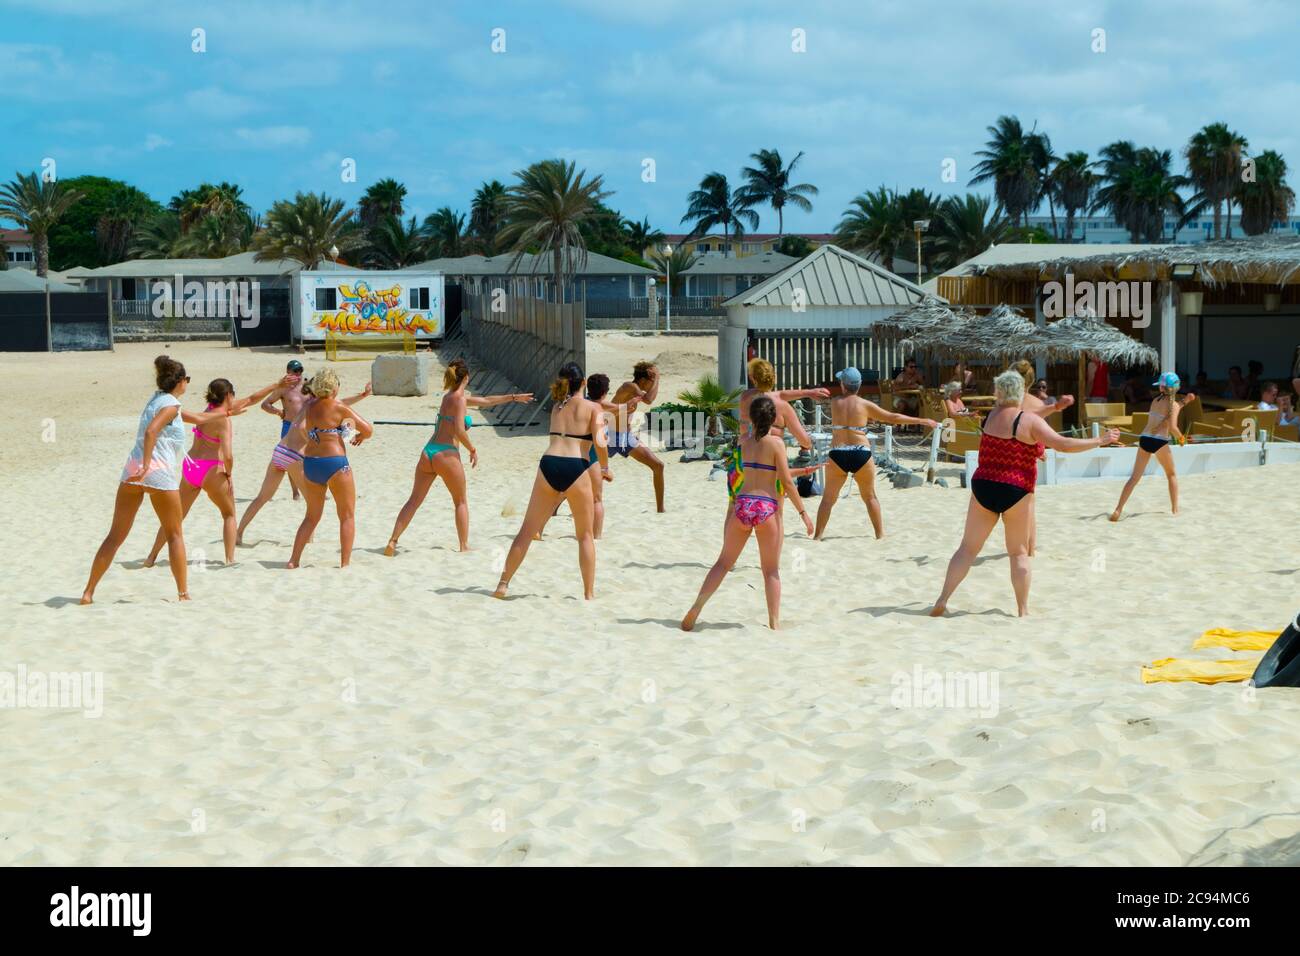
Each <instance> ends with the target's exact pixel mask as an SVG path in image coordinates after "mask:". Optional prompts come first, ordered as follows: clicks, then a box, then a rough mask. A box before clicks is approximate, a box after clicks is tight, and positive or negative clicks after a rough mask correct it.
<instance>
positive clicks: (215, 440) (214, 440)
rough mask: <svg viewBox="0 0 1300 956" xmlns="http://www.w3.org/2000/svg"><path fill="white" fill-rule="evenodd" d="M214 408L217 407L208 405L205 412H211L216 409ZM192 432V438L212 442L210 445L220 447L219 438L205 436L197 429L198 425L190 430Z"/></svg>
mask: <svg viewBox="0 0 1300 956" xmlns="http://www.w3.org/2000/svg"><path fill="white" fill-rule="evenodd" d="M216 407H217V406H215V405H209V406H208V407H207V409H206V410H207V411H209V412H210V411H212V410H213V409H214V408H216ZM192 431H193V432H194V437H195V438H202V439H203V440H204V441H207V442H212V444H214V445H220V444H221V439H220V438H213V437H212V436H211V435H205V434H204V433H203V430H202V429H201V428H199V426H198V425H195V426H194V428H193V429H192Z"/></svg>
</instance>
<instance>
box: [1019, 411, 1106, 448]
mask: <svg viewBox="0 0 1300 956" xmlns="http://www.w3.org/2000/svg"><path fill="white" fill-rule="evenodd" d="M1022 414H1023V415H1024V416H1025V418H1024V419H1021V421H1022V424H1024V425H1028V426H1029V434H1030V437H1031V438H1033V439H1034V440H1035V441H1040V442H1042V443H1043V444H1044V445H1046V446H1047V447H1048V448H1050V449H1052V450H1053V451H1060V452H1065V453H1066V454H1074V453H1075V452H1080V451H1092V449H1094V448H1100V447H1101V446H1102V445H1112V444H1114V443H1115V442H1117V441H1119V429H1118V428H1111V429H1108V430H1107V431H1104V432H1102V433H1101V435H1100V436H1099V437H1097V438H1067V437H1066V436H1064V435H1062V434H1061V433H1060V432H1058V431H1057V430H1056V429H1055V428H1053V427H1052V426H1051V425H1049V424H1047V422H1045V421H1043V419H1042V418H1041V417H1040V416H1039V415H1038V414H1037V413H1035V412H1023V413H1022ZM1025 419H1028V420H1027V421H1026V420H1025Z"/></svg>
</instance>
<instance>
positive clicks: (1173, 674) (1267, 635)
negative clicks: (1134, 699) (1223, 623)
mask: <svg viewBox="0 0 1300 956" xmlns="http://www.w3.org/2000/svg"><path fill="white" fill-rule="evenodd" d="M1281 633H1282V632H1281V631H1234V630H1233V629H1232V628H1228V627H1212V628H1210V629H1209V630H1208V631H1206V632H1205V633H1204V634H1202V635H1201V636H1200V637H1198V638H1197V639H1196V643H1194V644H1193V645H1192V649H1193V650H1195V649H1197V648H1201V647H1226V648H1228V650H1231V651H1266V650H1268V649H1269V647H1271V646H1272V644H1273V642H1274V641H1276V640H1277V638H1278V635H1279V634H1281ZM1259 661H1260V659H1259V658H1258V657H1251V658H1238V659H1237V660H1231V661H1198V660H1187V659H1181V658H1177V657H1166V658H1162V659H1161V660H1158V661H1152V662H1151V666H1150V667H1144V668H1142V683H1144V684H1155V683H1160V682H1164V681H1168V682H1176V681H1192V682H1193V683H1196V684H1221V683H1224V682H1230V681H1242V680H1249V679H1250V676H1251V675H1252V674H1254V673H1255V668H1256V667H1258V666H1259Z"/></svg>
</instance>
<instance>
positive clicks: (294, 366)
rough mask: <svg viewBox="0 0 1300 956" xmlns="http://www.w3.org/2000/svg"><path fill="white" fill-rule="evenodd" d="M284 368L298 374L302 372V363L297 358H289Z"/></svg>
mask: <svg viewBox="0 0 1300 956" xmlns="http://www.w3.org/2000/svg"><path fill="white" fill-rule="evenodd" d="M285 370H286V371H289V372H293V373H295V374H298V373H300V372H302V363H301V362H299V361H298V360H297V359H289V364H288V365H286V366H285Z"/></svg>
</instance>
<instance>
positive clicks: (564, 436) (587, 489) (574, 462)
mask: <svg viewBox="0 0 1300 956" xmlns="http://www.w3.org/2000/svg"><path fill="white" fill-rule="evenodd" d="M583 381H584V376H583V374H582V367H581V366H580V365H578V363H577V362H566V363H565V364H564V366H563V367H562V368H561V369H560V372H559V375H558V376H556V379H555V381H554V382H552V383H551V400H552V401H553V402H554V403H555V404H554V405H553V407H552V408H551V440H550V444H549V445H548V446H547V449H546V454H544V455H542V460H541V461H540V462H539V463H538V467H537V476H536V478H534V479H533V493H532V496H531V497H530V498H529V499H528V510H527V511H526V512H525V513H524V521H523V524H522V525H520V527H519V533H518V534H516V535H515V540H514V541H513V542H512V543H511V545H510V552H509V554H507V555H506V565H505V569H504V570H503V571H502V573H501V580H500V581H498V582H497V588H496V590H495V591H494V592H493V593H492V596H493V597H496V598H504V597H505V596H506V589H507V588H508V587H509V586H510V579H511V578H513V577H514V575H515V572H516V571H518V570H519V565H520V564H522V563H523V560H524V555H526V554H527V553H528V546H529V545H530V544H532V542H533V537H534V535H536V534H537V533H538V532H539V531H541V529H542V528H543V527H544V526H545V524H546V521H547V519H548V518H550V517H551V515H552V514H554V512H555V508H556V506H557V505H558V504H559V503H560V502H561V501H568V503H569V511H570V512H571V513H572V514H573V532H574V535H575V537H577V539H578V566H579V568H581V570H582V595H583V597H584V598H586V599H587V600H591V598H592V596H593V595H594V594H595V588H596V539H595V537H594V536H593V532H592V512H593V508H592V496H591V483H590V481H589V480H587V469H589V468H590V467H591V457H590V454H589V451H588V449H589V448H590V447H591V446H592V445H594V446H595V450H596V461H597V463H598V464H599V465H600V470H601V472H602V474H605V473H608V472H609V452H608V450H607V449H606V447H605V432H604V428H603V427H602V426H603V425H604V423H605V422H604V413H603V411H602V409H601V407H600V405H599V404H597V403H596V402H593V401H589V400H588V399H586V398H585V397H583V394H582V385H583Z"/></svg>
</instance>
